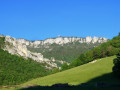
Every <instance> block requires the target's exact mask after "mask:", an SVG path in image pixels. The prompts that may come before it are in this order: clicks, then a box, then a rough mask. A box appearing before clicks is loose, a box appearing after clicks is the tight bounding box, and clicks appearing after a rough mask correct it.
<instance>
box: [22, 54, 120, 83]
mask: <svg viewBox="0 0 120 90" xmlns="http://www.w3.org/2000/svg"><path fill="white" fill-rule="evenodd" d="M114 58H115V56H112V57H107V58H102V59H98V60H96V62H95V61H94V62H91V63H87V64H84V65H81V66H78V67H75V68H72V69H69V70H66V71H63V72H59V73H56V74H53V75H48V76H45V77H42V78H37V79H33V80H31V81H29V82H26V83H25V84H24V85H30V84H36V85H52V84H55V83H69V84H72V85H76V84H80V83H86V82H88V81H90V80H91V79H94V78H97V77H99V76H102V75H104V74H108V73H111V72H112V67H113V59H114ZM103 80H104V81H103ZM114 80H115V81H114ZM97 82H107V83H114V82H116V83H117V82H119V80H118V81H117V80H116V79H112V77H108V78H104V79H102V80H101V81H100V80H99V81H96V82H95V83H97Z"/></svg>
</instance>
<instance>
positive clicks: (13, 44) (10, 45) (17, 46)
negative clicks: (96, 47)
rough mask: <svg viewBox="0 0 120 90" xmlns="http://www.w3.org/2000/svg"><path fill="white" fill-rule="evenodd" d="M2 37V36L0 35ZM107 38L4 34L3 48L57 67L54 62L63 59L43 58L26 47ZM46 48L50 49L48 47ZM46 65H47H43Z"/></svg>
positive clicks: (104, 40)
mask: <svg viewBox="0 0 120 90" xmlns="http://www.w3.org/2000/svg"><path fill="white" fill-rule="evenodd" d="M1 37H2V36H1ZM107 40H108V39H106V38H103V37H93V38H92V37H90V36H88V37H86V38H79V37H57V38H49V39H46V40H43V41H42V40H37V41H28V40H25V39H15V38H12V37H10V36H5V48H4V50H7V51H8V52H9V53H11V54H15V55H19V56H22V57H24V58H31V59H33V60H35V61H37V62H45V63H47V64H48V65H49V66H51V67H58V66H57V64H56V63H55V62H56V61H58V62H59V63H61V64H63V63H65V61H62V60H55V59H54V57H51V59H47V58H44V57H43V55H42V54H41V53H35V52H31V51H29V50H28V49H27V47H28V46H29V47H34V48H39V47H41V46H45V47H46V48H49V45H51V44H54V43H55V44H59V45H64V44H68V43H74V42H79V43H87V44H89V43H97V42H98V43H103V42H106V41H107ZM48 50H51V49H50V48H49V49H48ZM45 67H48V66H45Z"/></svg>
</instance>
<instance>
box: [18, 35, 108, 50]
mask: <svg viewBox="0 0 120 90" xmlns="http://www.w3.org/2000/svg"><path fill="white" fill-rule="evenodd" d="M17 40H18V42H20V43H22V44H25V45H27V46H32V47H35V48H37V47H40V46H41V45H46V46H47V45H51V44H59V45H64V44H67V43H71V42H73V43H74V42H79V43H88V44H89V43H97V42H98V43H103V42H106V41H107V40H108V39H107V38H104V37H93V38H92V37H90V36H88V37H86V38H79V37H57V38H48V39H46V40H43V41H42V40H37V41H33V42H31V41H27V40H25V39H17Z"/></svg>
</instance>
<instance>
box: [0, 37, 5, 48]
mask: <svg viewBox="0 0 120 90" xmlns="http://www.w3.org/2000/svg"><path fill="white" fill-rule="evenodd" d="M4 40H5V37H0V48H2V47H3V46H4Z"/></svg>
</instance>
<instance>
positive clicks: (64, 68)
mask: <svg viewBox="0 0 120 90" xmlns="http://www.w3.org/2000/svg"><path fill="white" fill-rule="evenodd" d="M66 69H69V68H68V64H67V63H64V64H63V65H62V67H61V70H66Z"/></svg>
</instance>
